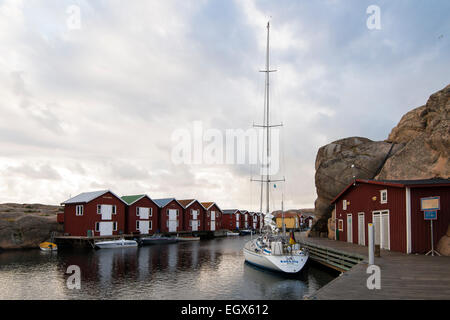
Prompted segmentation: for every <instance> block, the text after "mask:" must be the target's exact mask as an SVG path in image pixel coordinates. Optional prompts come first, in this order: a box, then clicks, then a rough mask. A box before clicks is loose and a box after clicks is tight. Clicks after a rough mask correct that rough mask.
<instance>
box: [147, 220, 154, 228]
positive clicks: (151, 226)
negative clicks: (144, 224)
mask: <svg viewBox="0 0 450 320" xmlns="http://www.w3.org/2000/svg"><path fill="white" fill-rule="evenodd" d="M148 229H149V230H153V224H152V220H150V221H149V224H148Z"/></svg>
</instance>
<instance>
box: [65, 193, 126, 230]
mask: <svg viewBox="0 0 450 320" xmlns="http://www.w3.org/2000/svg"><path fill="white" fill-rule="evenodd" d="M61 205H63V206H64V233H65V234H67V235H71V236H88V235H93V236H108V235H119V234H123V233H124V232H125V215H126V213H125V208H126V206H127V204H126V203H125V202H124V201H123V200H122V199H121V198H119V197H118V196H117V195H115V194H114V193H113V192H111V191H109V190H103V191H94V192H85V193H81V194H79V195H77V196H76V197H73V198H71V199H69V200H66V201H64V202H63V203H61Z"/></svg>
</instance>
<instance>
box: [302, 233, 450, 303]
mask: <svg viewBox="0 0 450 320" xmlns="http://www.w3.org/2000/svg"><path fill="white" fill-rule="evenodd" d="M299 239H300V242H301V241H307V242H308V243H313V244H316V245H320V246H324V247H329V248H332V249H335V250H339V251H342V252H347V253H349V254H351V253H353V254H358V255H363V256H364V257H365V258H366V259H364V260H363V261H362V262H360V263H359V264H357V265H355V266H354V267H352V268H351V269H350V270H349V271H346V272H345V273H342V274H341V275H340V276H339V277H337V278H336V279H334V280H333V281H331V282H330V283H328V284H327V285H325V286H324V287H322V288H321V289H319V290H318V291H316V292H315V293H314V294H312V295H311V296H309V297H305V298H307V299H319V300H334V299H340V300H381V299H383V300H384V299H386V300H389V299H396V300H398V299H412V300H428V299H446V300H448V299H450V271H449V270H450V257H440V256H434V257H432V256H425V255H416V254H410V255H408V254H403V253H399V252H393V251H388V250H381V254H380V257H376V258H375V265H377V266H379V267H380V270H381V289H372V290H370V289H368V288H367V279H368V277H369V276H370V274H368V273H366V270H367V267H368V263H367V255H368V248H367V247H365V246H359V245H356V244H352V243H347V242H342V241H334V240H329V239H326V238H303V237H299Z"/></svg>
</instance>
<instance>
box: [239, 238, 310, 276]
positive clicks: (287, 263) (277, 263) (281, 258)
mask: <svg viewBox="0 0 450 320" xmlns="http://www.w3.org/2000/svg"><path fill="white" fill-rule="evenodd" d="M253 241H255V240H252V241H250V242H249V243H247V244H250V243H251V242H253ZM250 248H251V246H249V245H246V246H245V247H244V257H245V261H247V262H249V263H251V264H254V265H256V266H259V267H262V268H266V269H269V270H272V271H279V272H285V273H297V272H300V271H301V270H302V269H303V267H304V266H305V264H306V262H307V261H308V255H307V254H304V253H301V254H295V253H293V254H289V255H272V254H265V253H263V252H255V250H251V249H250Z"/></svg>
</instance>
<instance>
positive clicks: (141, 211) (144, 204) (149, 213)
mask: <svg viewBox="0 0 450 320" xmlns="http://www.w3.org/2000/svg"><path fill="white" fill-rule="evenodd" d="M122 200H123V201H125V202H126V203H127V204H128V206H127V209H126V219H125V233H128V234H131V233H140V234H153V233H155V232H156V230H157V229H158V205H157V204H156V203H155V202H154V201H153V200H152V199H151V198H150V197H149V196H147V195H146V194H139V195H132V196H123V197H122Z"/></svg>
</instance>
